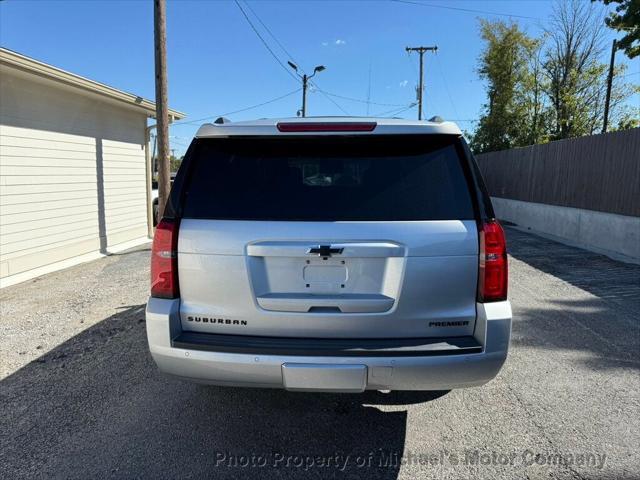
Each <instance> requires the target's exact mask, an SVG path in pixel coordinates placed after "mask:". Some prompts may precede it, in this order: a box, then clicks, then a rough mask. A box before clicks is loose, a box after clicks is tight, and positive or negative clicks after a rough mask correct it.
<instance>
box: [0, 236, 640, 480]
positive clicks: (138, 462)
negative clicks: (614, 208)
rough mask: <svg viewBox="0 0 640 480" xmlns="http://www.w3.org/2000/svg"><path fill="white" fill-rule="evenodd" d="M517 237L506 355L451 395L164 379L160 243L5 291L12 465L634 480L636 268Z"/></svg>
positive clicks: (639, 467) (0, 353) (129, 472)
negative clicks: (480, 380) (152, 274)
mask: <svg viewBox="0 0 640 480" xmlns="http://www.w3.org/2000/svg"><path fill="white" fill-rule="evenodd" d="M507 237H508V242H509V248H510V254H511V256H510V299H511V301H512V304H513V311H514V324H513V336H512V346H511V351H510V354H509V358H508V360H507V363H506V365H505V367H504V368H503V370H502V371H501V373H500V374H499V376H498V377H497V378H496V379H495V380H493V381H492V382H490V383H489V384H487V385H485V386H483V387H479V388H472V389H462V390H454V391H452V392H448V393H446V392H422V393H420V392H417V393H416V392H391V393H381V392H366V393H364V394H358V395H347V394H343V395H335V394H309V393H288V392H285V391H279V390H261V389H237V388H218V387H211V386H203V385H196V384H191V383H185V382H182V381H179V380H175V379H172V378H168V377H165V376H163V375H161V374H159V373H158V371H157V370H156V368H155V365H154V364H153V361H152V359H151V357H150V355H149V353H148V350H147V345H146V338H145V325H144V303H145V301H146V296H147V291H148V262H149V249H148V246H147V247H143V248H139V249H136V250H133V251H129V252H125V253H123V254H118V255H113V256H109V257H106V258H103V259H101V260H97V261H94V262H91V263H87V264H84V265H79V266H76V267H73V268H70V269H67V270H64V271H61V272H57V273H53V274H50V275H46V276H44V277H41V278H39V279H36V280H33V281H30V282H26V283H23V284H20V285H15V286H12V287H8V288H5V289H3V290H0V338H1V341H0V379H1V380H0V478H7V479H13V478H64V479H67V478H78V479H89V478H153V479H159V478H260V479H262V478H271V477H274V478H298V477H300V478H382V479H395V478H407V479H408V478H434V479H461V478H483V479H485V478H486V479H515V478H545V479H548V478H569V479H574V478H575V479H605V478H607V479H608V478H611V479H613V478H616V479H638V478H640V454H639V453H638V452H639V448H638V446H639V445H640V408H639V404H640V377H639V375H638V373H639V370H640V359H639V358H638V354H639V352H640V266H638V265H631V264H625V263H620V262H616V261H614V260H611V259H609V258H607V257H603V256H600V255H597V254H594V253H590V252H587V251H584V250H580V249H577V248H573V247H569V246H565V245H561V244H558V243H555V242H552V241H550V240H546V239H543V238H541V237H538V236H535V235H531V234H528V233H523V232H521V231H518V230H515V229H513V228H509V229H508V231H507Z"/></svg>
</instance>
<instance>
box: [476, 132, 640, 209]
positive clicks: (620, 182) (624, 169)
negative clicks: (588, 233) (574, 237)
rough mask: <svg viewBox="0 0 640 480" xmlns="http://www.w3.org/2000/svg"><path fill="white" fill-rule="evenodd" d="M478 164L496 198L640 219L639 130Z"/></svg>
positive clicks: (482, 158)
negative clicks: (639, 217)
mask: <svg viewBox="0 0 640 480" xmlns="http://www.w3.org/2000/svg"><path fill="white" fill-rule="evenodd" d="M476 159H477V161H478V165H479V166H480V169H481V170H482V173H483V176H484V179H485V181H486V183H487V187H488V189H489V193H490V194H491V196H494V197H501V198H509V199H514V200H522V201H525V202H536V203H546V204H550V205H560V206H565V207H574V208H584V209H588V210H597V211H601V212H609V213H617V214H620V215H631V216H636V217H638V216H640V128H634V129H631V130H623V131H620V132H611V133H605V134H601V135H592V136H588V137H580V138H572V139H568V140H559V141H556V142H551V143H547V144H543V145H533V146H530V147H523V148H514V149H511V150H503V151H500V152H492V153H486V154H482V155H477V157H476Z"/></svg>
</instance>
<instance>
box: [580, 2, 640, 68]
mask: <svg viewBox="0 0 640 480" xmlns="http://www.w3.org/2000/svg"><path fill="white" fill-rule="evenodd" d="M592 1H593V0H592ZM602 1H603V2H604V4H605V5H610V4H612V3H615V4H617V6H616V9H615V11H614V12H611V13H610V14H609V16H608V17H607V18H606V23H607V26H608V27H610V28H613V29H615V30H618V31H619V32H623V33H624V36H623V37H622V39H620V40H618V48H620V49H621V50H624V52H625V53H626V54H627V57H629V58H635V57H637V56H638V55H640V0H602Z"/></svg>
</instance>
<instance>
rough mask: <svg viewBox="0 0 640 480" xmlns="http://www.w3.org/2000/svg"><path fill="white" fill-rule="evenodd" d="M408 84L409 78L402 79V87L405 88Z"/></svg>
mask: <svg viewBox="0 0 640 480" xmlns="http://www.w3.org/2000/svg"><path fill="white" fill-rule="evenodd" d="M407 85H409V80H402V81H401V82H400V87H401V88H404V87H406V86H407Z"/></svg>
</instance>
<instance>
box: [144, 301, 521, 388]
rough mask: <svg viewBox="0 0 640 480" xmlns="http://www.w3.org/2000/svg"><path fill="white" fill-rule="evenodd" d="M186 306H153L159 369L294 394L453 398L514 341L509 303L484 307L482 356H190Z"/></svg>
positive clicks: (491, 368) (493, 371) (479, 331)
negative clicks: (417, 393)
mask: <svg viewBox="0 0 640 480" xmlns="http://www.w3.org/2000/svg"><path fill="white" fill-rule="evenodd" d="M178 308H179V300H163V299H157V298H150V299H149V302H148V304H147V311H146V323H147V337H148V340H149V349H150V351H151V355H152V356H153V359H154V360H155V362H156V364H157V365H158V367H159V369H160V370H161V371H163V372H165V373H168V374H171V375H175V376H178V377H182V378H185V379H188V380H192V381H197V382H202V383H210V384H215V385H229V386H245V387H273V388H286V389H288V390H316V391H362V390H364V389H367V390H387V389H389V390H450V389H453V388H462V387H472V386H478V385H483V384H484V383H487V382H488V381H489V380H491V379H492V378H494V377H495V376H496V375H497V374H498V372H499V371H500V368H501V367H502V365H503V363H504V362H505V360H506V358H507V352H508V349H509V337H510V334H511V306H510V304H509V302H508V301H506V302H496V303H489V304H478V305H477V311H478V321H477V324H476V329H475V330H476V331H475V332H474V337H475V339H476V340H477V342H478V344H480V345H481V346H482V349H481V351H479V352H477V350H474V352H476V353H460V352H451V354H450V355H449V354H446V353H445V352H443V351H442V350H438V351H437V354H433V355H429V354H424V352H422V353H421V354H419V355H415V356H413V355H407V354H406V352H403V354H398V355H397V356H394V355H389V354H384V355H373V354H372V355H371V356H369V354H366V355H357V356H356V355H343V356H339V355H336V356H333V355H331V356H327V355H314V354H311V355H309V354H306V355H305V354H296V355H283V354H280V353H276V354H273V353H264V352H258V353H249V352H247V353H234V352H229V351H208V349H196V348H193V349H191V348H182V347H185V346H186V345H185V344H184V343H177V344H174V342H173V340H174V339H176V338H178V337H180V336H181V334H182V333H183V332H182V329H181V325H180V318H179V314H178Z"/></svg>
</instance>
